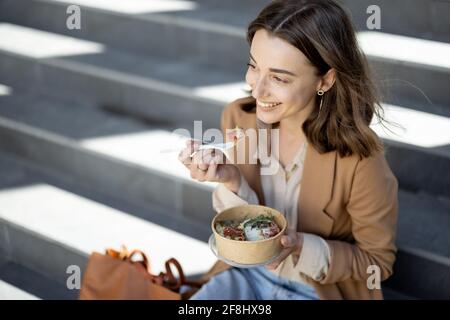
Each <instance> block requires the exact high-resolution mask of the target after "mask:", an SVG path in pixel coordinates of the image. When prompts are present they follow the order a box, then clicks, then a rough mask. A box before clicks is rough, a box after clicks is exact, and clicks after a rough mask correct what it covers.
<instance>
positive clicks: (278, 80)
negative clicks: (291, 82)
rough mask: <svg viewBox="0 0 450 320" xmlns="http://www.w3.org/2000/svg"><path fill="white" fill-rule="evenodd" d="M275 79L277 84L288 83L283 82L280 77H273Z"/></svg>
mask: <svg viewBox="0 0 450 320" xmlns="http://www.w3.org/2000/svg"><path fill="white" fill-rule="evenodd" d="M273 78H274V79H275V81H277V82H282V83H286V82H287V81H285V80H283V79H281V78H278V77H275V76H274V77H273Z"/></svg>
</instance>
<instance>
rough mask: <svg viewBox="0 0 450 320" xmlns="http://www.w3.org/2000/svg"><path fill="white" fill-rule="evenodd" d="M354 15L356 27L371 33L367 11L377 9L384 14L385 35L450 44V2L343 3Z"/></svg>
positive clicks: (385, 0) (362, 0)
mask: <svg viewBox="0 0 450 320" xmlns="http://www.w3.org/2000/svg"><path fill="white" fill-rule="evenodd" d="M339 1H340V2H341V3H343V4H344V5H345V6H346V7H347V9H348V10H349V11H350V12H351V15H352V17H353V22H354V24H355V25H356V27H357V28H358V29H359V30H361V31H363V30H367V18H368V17H369V15H370V14H367V13H366V12H367V8H368V7H369V6H371V5H377V6H379V7H380V11H381V31H382V32H388V33H394V34H399V35H406V36H410V37H418V38H424V39H430V40H437V41H443V42H450V34H449V32H448V30H449V29H450V24H449V21H448V19H446V18H445V17H446V16H448V15H449V14H450V3H449V2H448V1H435V0H421V1H414V3H411V2H410V1H405V0H395V1H389V0H375V1H373V0H360V1H353V0H339Z"/></svg>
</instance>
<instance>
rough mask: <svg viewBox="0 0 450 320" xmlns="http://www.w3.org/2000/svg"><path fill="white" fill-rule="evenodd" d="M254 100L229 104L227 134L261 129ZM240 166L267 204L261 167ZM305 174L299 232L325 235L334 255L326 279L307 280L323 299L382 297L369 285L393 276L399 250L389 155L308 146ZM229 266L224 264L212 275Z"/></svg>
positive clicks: (395, 187)
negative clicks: (349, 153) (351, 153)
mask: <svg viewBox="0 0 450 320" xmlns="http://www.w3.org/2000/svg"><path fill="white" fill-rule="evenodd" d="M252 102H254V99H253V98H252V97H247V98H242V99H238V100H236V101H234V102H232V103H230V104H229V105H227V106H226V107H225V109H224V111H223V113H222V131H225V130H226V129H232V128H235V127H236V126H239V127H240V128H243V129H244V130H247V129H250V128H253V129H256V127H257V125H256V113H255V109H254V108H253V109H252V110H250V111H246V110H244V108H243V105H245V104H247V103H252ZM247 152H249V154H252V153H251V152H250V150H248V151H247ZM238 167H239V169H240V171H241V173H242V174H243V176H244V177H245V179H246V180H247V182H248V183H249V185H250V187H251V188H252V189H253V190H254V191H255V192H256V193H257V195H258V197H259V200H260V203H261V204H264V198H263V192H262V186H261V180H260V166H259V164H238ZM303 170H304V172H303V178H302V182H301V183H302V187H301V190H300V193H299V202H298V215H299V217H298V231H300V232H307V233H313V234H317V235H319V236H321V237H323V238H324V239H325V240H326V241H327V243H328V245H329V247H330V253H331V260H330V265H329V269H328V274H327V276H326V277H325V278H324V279H323V280H322V281H320V282H316V281H314V280H312V279H311V278H308V277H306V276H305V275H303V277H304V278H306V280H307V282H308V283H309V284H311V285H312V286H313V287H314V288H315V289H316V291H317V294H318V295H319V297H320V298H321V299H382V298H383V295H382V290H381V289H377V288H373V286H370V287H371V289H369V286H368V284H367V283H368V280H370V281H369V282H370V284H374V282H373V279H374V278H376V275H377V274H379V276H380V280H381V281H384V280H386V279H387V278H388V277H389V276H391V275H392V272H393V270H392V269H393V264H394V261H395V255H396V251H397V248H396V245H395V236H396V225H397V211H398V199H397V190H398V182H397V179H396V178H395V176H394V175H393V174H392V171H391V170H390V168H389V166H388V164H387V162H386V159H385V157H384V154H383V153H378V154H376V155H374V156H372V157H369V158H364V159H362V160H361V159H360V158H359V156H356V155H354V156H350V157H345V158H342V157H340V156H339V154H338V153H337V152H336V151H332V152H327V153H324V154H320V153H319V152H317V151H316V149H315V148H314V147H313V146H312V145H311V144H308V147H307V151H306V158H305V163H304V169H303ZM370 266H375V267H370ZM227 268H228V266H226V265H225V264H224V263H222V262H220V261H218V262H217V263H216V265H215V266H214V267H213V268H212V269H211V271H210V273H209V276H210V275H213V274H215V273H217V272H220V271H223V270H225V269H227ZM373 270H379V273H377V271H375V272H374V271H373ZM285 272H288V273H289V272H291V273H292V274H287V275H286V274H283V276H287V277H289V278H291V279H295V278H296V277H298V274H296V271H295V269H294V268H292V270H291V271H289V270H288V271H285ZM374 275H375V276H374ZM371 276H372V277H371ZM369 277H370V279H369Z"/></svg>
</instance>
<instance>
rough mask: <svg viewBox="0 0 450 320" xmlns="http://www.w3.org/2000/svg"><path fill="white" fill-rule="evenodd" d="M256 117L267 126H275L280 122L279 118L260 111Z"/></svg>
mask: <svg viewBox="0 0 450 320" xmlns="http://www.w3.org/2000/svg"><path fill="white" fill-rule="evenodd" d="M256 117H257V118H258V120H260V121H262V122H264V123H266V124H274V123H277V122H279V121H280V119H279V117H277V116H275V115H270V114H267V113H265V112H259V110H257V111H256Z"/></svg>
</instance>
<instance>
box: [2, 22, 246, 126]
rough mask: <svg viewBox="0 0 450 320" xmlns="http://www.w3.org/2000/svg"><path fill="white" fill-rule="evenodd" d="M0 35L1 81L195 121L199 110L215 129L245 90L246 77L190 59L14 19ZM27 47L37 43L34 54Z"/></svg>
mask: <svg viewBox="0 0 450 320" xmlns="http://www.w3.org/2000/svg"><path fill="white" fill-rule="evenodd" d="M0 39H2V40H0V42H1V44H0V70H2V72H1V76H0V81H3V82H4V83H5V84H10V85H17V86H22V87H31V88H33V90H34V91H36V92H45V93H49V94H53V95H58V96H60V97H61V96H62V97H64V98H66V99H69V98H71V99H74V100H77V101H79V100H81V99H83V100H84V101H88V102H91V103H95V104H96V105H99V106H105V107H108V108H112V109H117V110H119V111H122V112H129V113H132V114H136V115H139V116H141V117H143V118H147V119H158V120H165V121H171V122H175V123H182V124H191V123H192V122H193V121H194V120H198V119H199V115H201V119H202V121H203V123H204V125H205V126H209V127H217V125H218V118H216V115H217V114H218V113H219V112H220V109H221V108H222V106H223V104H224V103H226V102H229V101H231V100H233V99H235V98H238V97H241V96H244V95H245V92H244V91H243V89H245V88H246V86H245V84H244V83H243V82H242V80H241V75H237V74H232V73H229V72H228V73H227V72H224V71H217V70H214V69H210V68H206V67H204V66H201V65H195V64H192V63H189V62H185V61H184V62H183V61H180V60H176V61H175V60H170V59H163V58H151V57H149V56H146V57H144V56H138V55H131V54H127V53H123V52H119V51H111V50H109V49H108V48H106V47H104V46H103V45H101V44H99V43H94V42H90V41H85V40H78V39H75V38H70V37H66V36H61V35H56V34H52V33H48V32H43V31H38V30H34V29H29V28H24V27H21V26H17V25H11V24H3V25H1V26H0ZM13 39H20V41H15V40H13ZM30 46H32V47H36V46H37V48H38V49H36V50H33V52H30V51H29V48H30ZM18 70H21V71H23V73H21V74H20V76H19V75H18V72H17V71H18ZM149 105H151V106H149Z"/></svg>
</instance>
